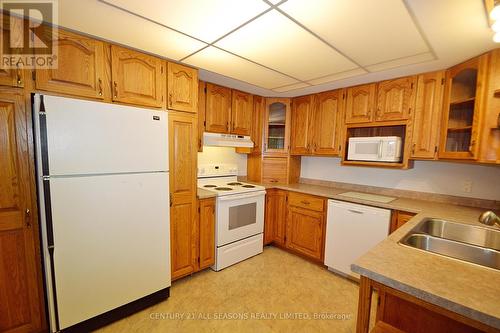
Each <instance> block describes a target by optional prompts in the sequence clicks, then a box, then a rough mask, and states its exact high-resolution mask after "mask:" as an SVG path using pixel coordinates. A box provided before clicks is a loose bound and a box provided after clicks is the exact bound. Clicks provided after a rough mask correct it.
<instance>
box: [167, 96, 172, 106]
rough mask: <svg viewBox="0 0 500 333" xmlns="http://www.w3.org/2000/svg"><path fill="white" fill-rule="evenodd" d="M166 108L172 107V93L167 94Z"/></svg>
mask: <svg viewBox="0 0 500 333" xmlns="http://www.w3.org/2000/svg"><path fill="white" fill-rule="evenodd" d="M168 106H170V107H172V93H170V94H168Z"/></svg>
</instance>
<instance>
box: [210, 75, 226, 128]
mask: <svg viewBox="0 0 500 333" xmlns="http://www.w3.org/2000/svg"><path fill="white" fill-rule="evenodd" d="M206 88H207V90H206V107H205V108H206V109H205V131H207V132H215V133H229V119H230V116H231V89H229V88H226V87H222V86H218V85H215V84H212V83H207V87H206Z"/></svg>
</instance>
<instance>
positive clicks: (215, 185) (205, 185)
mask: <svg viewBox="0 0 500 333" xmlns="http://www.w3.org/2000/svg"><path fill="white" fill-rule="evenodd" d="M203 187H217V185H210V184H208V185H203Z"/></svg>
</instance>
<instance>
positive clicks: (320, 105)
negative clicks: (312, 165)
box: [312, 89, 344, 156]
mask: <svg viewBox="0 0 500 333" xmlns="http://www.w3.org/2000/svg"><path fill="white" fill-rule="evenodd" d="M343 94H344V92H343V90H342V89H339V90H334V91H327V92H324V93H320V94H317V95H316V107H315V110H314V117H313V121H314V126H312V129H313V130H312V136H313V153H314V155H331V156H335V155H338V154H339V148H340V142H341V132H342V129H343V121H342V118H343V115H344V99H343Z"/></svg>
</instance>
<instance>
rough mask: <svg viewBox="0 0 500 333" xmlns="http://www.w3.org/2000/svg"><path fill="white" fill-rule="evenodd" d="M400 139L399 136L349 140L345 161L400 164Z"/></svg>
mask: <svg viewBox="0 0 500 333" xmlns="http://www.w3.org/2000/svg"><path fill="white" fill-rule="evenodd" d="M401 147H402V143H401V138H400V137H399V136H371V137H353V138H349V147H348V151H347V160H349V161H376V162H400V161H401Z"/></svg>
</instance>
